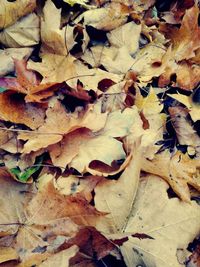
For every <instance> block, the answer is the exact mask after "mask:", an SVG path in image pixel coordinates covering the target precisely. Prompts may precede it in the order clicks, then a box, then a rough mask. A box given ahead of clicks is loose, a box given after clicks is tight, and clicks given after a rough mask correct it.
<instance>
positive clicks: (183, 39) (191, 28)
mask: <svg viewBox="0 0 200 267" xmlns="http://www.w3.org/2000/svg"><path fill="white" fill-rule="evenodd" d="M198 16H199V8H198V6H197V4H195V5H194V6H193V7H192V8H190V9H188V10H186V12H185V15H184V17H183V20H182V24H181V27H180V29H178V30H174V31H172V33H170V35H171V38H172V42H173V51H174V56H175V60H176V61H181V60H184V59H189V58H192V57H194V56H195V53H194V51H195V50H197V49H198V48H199V47H200V44H199V39H200V29H199V26H198Z"/></svg>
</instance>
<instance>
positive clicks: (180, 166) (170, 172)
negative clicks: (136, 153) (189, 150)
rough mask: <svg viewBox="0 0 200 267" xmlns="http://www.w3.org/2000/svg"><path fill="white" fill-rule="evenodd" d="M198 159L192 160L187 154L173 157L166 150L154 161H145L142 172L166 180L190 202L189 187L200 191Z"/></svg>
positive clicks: (176, 154)
mask: <svg viewBox="0 0 200 267" xmlns="http://www.w3.org/2000/svg"><path fill="white" fill-rule="evenodd" d="M197 168H199V162H198V159H191V158H190V157H189V156H188V155H187V154H182V153H181V152H179V151H178V152H176V153H175V154H174V155H173V156H171V155H170V153H169V151H167V150H165V151H164V152H162V153H160V154H156V155H155V157H154V158H153V159H152V160H149V159H148V158H146V159H144V161H143V164H142V170H143V171H145V172H148V173H152V174H155V175H158V176H160V177H162V178H163V179H165V180H166V181H167V182H168V183H169V184H170V186H171V187H172V189H173V190H174V191H175V193H176V194H177V195H178V196H179V197H180V198H181V199H182V200H183V201H186V202H189V201H190V191H189V187H188V186H189V185H191V186H193V187H194V188H195V189H197V190H198V191H199V190H200V184H199V181H198V178H197V177H195V175H197Z"/></svg>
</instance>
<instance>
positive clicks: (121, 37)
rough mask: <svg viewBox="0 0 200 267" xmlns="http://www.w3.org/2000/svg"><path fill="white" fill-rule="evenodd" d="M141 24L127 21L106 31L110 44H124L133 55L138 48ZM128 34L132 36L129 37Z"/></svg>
mask: <svg viewBox="0 0 200 267" xmlns="http://www.w3.org/2000/svg"><path fill="white" fill-rule="evenodd" d="M140 33H141V25H137V24H136V23H134V22H129V23H126V24H124V25H122V26H121V27H118V28H117V29H115V30H113V31H111V32H110V33H108V35H107V36H108V40H109V42H110V44H111V45H113V46H114V47H117V48H121V47H123V46H126V47H127V49H128V52H129V54H131V55H133V54H134V53H135V52H136V51H137V50H138V48H139V38H140ZM130 36H134V39H131V38H130Z"/></svg>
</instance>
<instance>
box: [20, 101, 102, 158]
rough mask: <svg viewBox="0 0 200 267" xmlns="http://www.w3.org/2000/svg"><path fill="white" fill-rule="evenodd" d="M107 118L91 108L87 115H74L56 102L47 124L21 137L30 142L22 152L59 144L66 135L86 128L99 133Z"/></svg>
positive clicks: (47, 115) (50, 108)
mask: <svg viewBox="0 0 200 267" xmlns="http://www.w3.org/2000/svg"><path fill="white" fill-rule="evenodd" d="M106 117H107V114H106V113H104V114H101V113H99V111H96V112H95V110H93V108H91V109H90V108H89V109H88V111H87V112H86V113H83V114H78V113H76V114H73V115H72V114H70V113H67V112H66V110H65V108H64V107H63V106H62V105H61V103H60V102H59V101H58V100H56V101H55V102H54V103H52V106H51V104H50V106H49V108H48V109H47V112H46V120H45V123H44V124H43V125H42V126H41V127H39V129H38V130H37V131H33V132H30V133H21V134H20V135H19V139H21V140H28V141H27V142H26V144H25V145H24V148H23V151H22V152H23V153H25V154H27V153H30V152H31V151H37V150H39V149H41V148H46V147H47V146H49V145H52V144H55V143H58V142H59V141H61V140H62V139H63V136H64V135H65V134H67V133H69V132H72V131H74V130H76V129H78V128H82V127H86V128H89V129H91V130H94V131H98V130H100V129H101V128H103V126H104V125H105V121H106ZM95 120H96V123H93V125H92V124H91V121H95Z"/></svg>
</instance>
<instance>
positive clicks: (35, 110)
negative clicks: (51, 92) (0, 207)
mask: <svg viewBox="0 0 200 267" xmlns="http://www.w3.org/2000/svg"><path fill="white" fill-rule="evenodd" d="M0 105H1V109H0V118H1V120H3V121H10V122H13V123H19V124H25V125H26V126H28V127H30V128H31V129H36V128H38V127H39V126H41V125H42V124H43V122H44V117H45V109H44V108H42V107H39V106H35V105H33V104H31V103H25V101H24V100H23V98H20V96H19V95H17V94H13V93H12V92H10V91H9V92H3V93H1V94H0Z"/></svg>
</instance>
